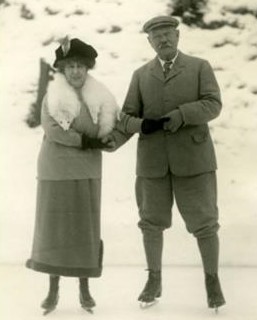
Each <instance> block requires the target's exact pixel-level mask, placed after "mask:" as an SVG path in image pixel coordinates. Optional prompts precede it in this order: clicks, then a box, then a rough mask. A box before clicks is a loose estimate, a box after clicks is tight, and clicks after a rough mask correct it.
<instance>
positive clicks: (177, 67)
mask: <svg viewBox="0 0 257 320" xmlns="http://www.w3.org/2000/svg"><path fill="white" fill-rule="evenodd" d="M184 67H185V63H184V58H183V53H181V52H179V54H178V56H177V59H176V60H175V62H174V65H173V67H172V68H171V71H170V73H169V74H168V76H167V78H166V79H165V81H169V80H170V79H172V78H174V77H176V76H177V75H178V74H180V73H181V72H182V70H183V69H184Z"/></svg>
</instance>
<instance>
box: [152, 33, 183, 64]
mask: <svg viewBox="0 0 257 320" xmlns="http://www.w3.org/2000/svg"><path fill="white" fill-rule="evenodd" d="M148 40H149V42H150V44H151V46H152V48H153V49H154V50H155V52H156V53H157V54H158V56H159V57H160V58H161V59H162V60H171V59H172V58H174V57H175V55H176V53H177V47H178V40H179V31H178V30H176V29H174V28H171V27H160V28H157V29H153V30H151V31H150V32H149V35H148Z"/></svg>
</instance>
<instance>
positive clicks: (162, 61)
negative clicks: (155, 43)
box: [158, 50, 179, 67]
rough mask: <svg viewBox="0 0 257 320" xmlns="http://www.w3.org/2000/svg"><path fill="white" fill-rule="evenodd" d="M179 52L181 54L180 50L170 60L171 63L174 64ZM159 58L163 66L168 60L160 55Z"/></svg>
mask: <svg viewBox="0 0 257 320" xmlns="http://www.w3.org/2000/svg"><path fill="white" fill-rule="evenodd" d="M178 54H179V50H178V51H177V53H176V55H175V57H174V58H173V59H171V60H170V61H171V64H174V62H175V60H176V59H177V56H178ZM158 60H159V61H160V63H161V66H162V67H163V66H164V63H165V62H167V61H164V60H162V59H161V58H160V57H159V56H158Z"/></svg>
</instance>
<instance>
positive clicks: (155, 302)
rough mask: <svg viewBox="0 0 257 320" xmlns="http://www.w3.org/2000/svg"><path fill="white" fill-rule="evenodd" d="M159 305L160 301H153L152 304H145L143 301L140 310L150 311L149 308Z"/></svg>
mask: <svg viewBox="0 0 257 320" xmlns="http://www.w3.org/2000/svg"><path fill="white" fill-rule="evenodd" d="M157 303H158V300H153V301H151V302H144V301H142V302H141V303H140V308H141V309H148V308H151V307H152V306H154V305H156V304H157Z"/></svg>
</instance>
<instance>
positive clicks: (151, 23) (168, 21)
mask: <svg viewBox="0 0 257 320" xmlns="http://www.w3.org/2000/svg"><path fill="white" fill-rule="evenodd" d="M178 25H179V21H178V20H177V19H176V18H173V17H171V16H157V17H154V18H152V19H150V20H148V21H147V22H146V23H145V24H144V25H143V31H144V32H146V33H148V32H149V31H151V30H153V29H156V28H160V27H172V28H174V29H176V28H177V26H178Z"/></svg>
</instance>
